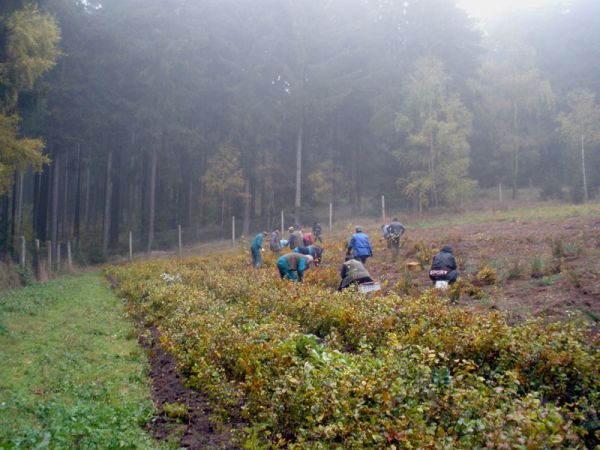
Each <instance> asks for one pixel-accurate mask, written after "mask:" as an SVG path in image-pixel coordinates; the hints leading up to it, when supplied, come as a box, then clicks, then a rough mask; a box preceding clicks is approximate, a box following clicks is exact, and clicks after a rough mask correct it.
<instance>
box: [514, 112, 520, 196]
mask: <svg viewBox="0 0 600 450" xmlns="http://www.w3.org/2000/svg"><path fill="white" fill-rule="evenodd" d="M517 115H518V114H517V106H516V105H513V126H514V133H515V136H514V137H515V149H514V155H513V158H514V160H513V177H512V178H513V179H512V198H513V200H516V199H517V197H518V195H519V192H518V188H519V186H518V184H519V153H520V150H521V149H520V148H519V147H520V146H519V134H518V130H519V128H518V123H517Z"/></svg>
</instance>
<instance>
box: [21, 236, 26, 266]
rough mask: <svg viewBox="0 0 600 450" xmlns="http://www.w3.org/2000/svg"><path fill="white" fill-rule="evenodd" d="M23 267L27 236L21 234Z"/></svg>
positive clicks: (23, 264)
mask: <svg viewBox="0 0 600 450" xmlns="http://www.w3.org/2000/svg"><path fill="white" fill-rule="evenodd" d="M21 267H25V236H21Z"/></svg>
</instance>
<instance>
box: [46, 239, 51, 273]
mask: <svg viewBox="0 0 600 450" xmlns="http://www.w3.org/2000/svg"><path fill="white" fill-rule="evenodd" d="M46 247H48V248H47V250H48V273H52V241H46Z"/></svg>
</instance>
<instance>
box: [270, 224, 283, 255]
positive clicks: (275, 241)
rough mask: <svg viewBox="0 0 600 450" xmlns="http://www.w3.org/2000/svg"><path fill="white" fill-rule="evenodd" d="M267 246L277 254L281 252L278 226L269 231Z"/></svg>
mask: <svg viewBox="0 0 600 450" xmlns="http://www.w3.org/2000/svg"><path fill="white" fill-rule="evenodd" d="M269 248H270V249H271V251H272V252H273V253H275V254H276V255H278V254H279V253H280V252H281V239H280V237H279V228H276V229H275V231H273V232H272V233H271V238H270V239H269Z"/></svg>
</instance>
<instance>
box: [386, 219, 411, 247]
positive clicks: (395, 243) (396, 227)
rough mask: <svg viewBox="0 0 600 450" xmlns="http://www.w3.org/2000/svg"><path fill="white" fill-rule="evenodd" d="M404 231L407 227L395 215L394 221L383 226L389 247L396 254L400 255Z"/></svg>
mask: <svg viewBox="0 0 600 450" xmlns="http://www.w3.org/2000/svg"><path fill="white" fill-rule="evenodd" d="M404 231H406V228H405V227H404V225H402V224H401V223H400V221H399V220H398V219H397V218H395V217H394V220H392V223H390V224H389V225H385V226H384V227H383V237H384V238H385V240H386V241H387V248H388V249H389V250H391V252H392V254H393V255H394V256H398V253H399V252H400V238H401V237H402V235H403V234H404Z"/></svg>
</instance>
